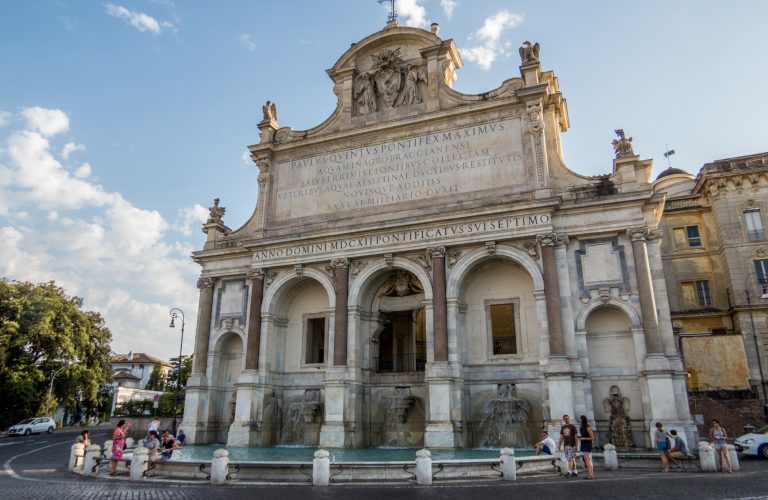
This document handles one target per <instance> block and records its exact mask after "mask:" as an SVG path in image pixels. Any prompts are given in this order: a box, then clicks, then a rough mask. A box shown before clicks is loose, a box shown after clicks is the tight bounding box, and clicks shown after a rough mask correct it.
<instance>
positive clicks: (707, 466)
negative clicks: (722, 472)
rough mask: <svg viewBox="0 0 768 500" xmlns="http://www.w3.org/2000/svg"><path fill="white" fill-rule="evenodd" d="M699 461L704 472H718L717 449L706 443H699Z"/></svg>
mask: <svg viewBox="0 0 768 500" xmlns="http://www.w3.org/2000/svg"><path fill="white" fill-rule="evenodd" d="M699 461H700V464H701V471H702V472H717V461H716V460H715V449H714V448H713V447H712V445H710V444H709V443H708V442H706V441H699Z"/></svg>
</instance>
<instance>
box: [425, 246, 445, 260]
mask: <svg viewBox="0 0 768 500" xmlns="http://www.w3.org/2000/svg"><path fill="white" fill-rule="evenodd" d="M427 254H428V255H429V256H430V257H432V258H435V257H445V247H429V248H427Z"/></svg>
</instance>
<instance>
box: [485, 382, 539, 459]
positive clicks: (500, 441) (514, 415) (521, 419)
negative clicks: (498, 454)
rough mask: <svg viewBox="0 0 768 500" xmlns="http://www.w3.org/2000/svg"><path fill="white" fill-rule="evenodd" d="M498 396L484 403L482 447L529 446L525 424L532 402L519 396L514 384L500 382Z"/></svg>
mask: <svg viewBox="0 0 768 500" xmlns="http://www.w3.org/2000/svg"><path fill="white" fill-rule="evenodd" d="M497 396H498V397H496V398H493V399H491V400H489V401H487V402H486V403H485V404H484V405H483V410H482V413H483V421H482V424H481V428H482V429H484V431H483V436H482V438H481V440H480V443H479V444H480V446H481V447H482V448H500V447H505V446H509V447H515V448H526V447H528V446H529V442H528V438H527V432H526V429H525V424H526V422H527V421H528V413H529V412H530V410H531V406H530V404H528V401H526V400H524V399H520V398H518V397H517V390H516V389H515V385H514V384H499V386H498V391H497Z"/></svg>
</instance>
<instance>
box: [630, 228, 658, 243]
mask: <svg viewBox="0 0 768 500" xmlns="http://www.w3.org/2000/svg"><path fill="white" fill-rule="evenodd" d="M627 236H629V239H630V240H632V242H633V243H634V242H635V241H653V240H660V239H661V231H660V230H658V229H651V228H649V227H647V226H637V227H631V228H629V229H627Z"/></svg>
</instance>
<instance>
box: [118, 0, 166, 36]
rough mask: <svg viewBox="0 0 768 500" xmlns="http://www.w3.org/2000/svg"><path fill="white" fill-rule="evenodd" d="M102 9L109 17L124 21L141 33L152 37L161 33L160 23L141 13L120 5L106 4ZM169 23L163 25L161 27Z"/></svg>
mask: <svg viewBox="0 0 768 500" xmlns="http://www.w3.org/2000/svg"><path fill="white" fill-rule="evenodd" d="M104 9H105V10H106V12H107V14H109V15H110V16H114V17H116V18H118V19H123V20H124V21H126V22H127V23H128V24H129V25H130V26H133V27H134V28H136V29H137V30H139V31H141V32H142V33H143V32H145V31H149V32H150V33H152V34H154V35H159V34H160V32H161V31H162V28H161V27H160V23H159V22H158V21H157V19H155V18H154V17H152V16H148V15H147V14H143V13H141V12H134V11H132V10H128V9H126V8H125V7H122V6H120V5H114V4H111V3H109V4H107V5H105V6H104ZM166 24H169V25H170V23H165V22H164V23H163V26H165V25H166Z"/></svg>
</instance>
